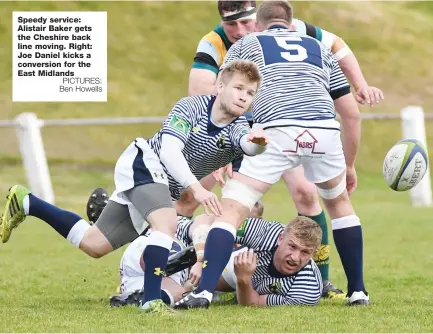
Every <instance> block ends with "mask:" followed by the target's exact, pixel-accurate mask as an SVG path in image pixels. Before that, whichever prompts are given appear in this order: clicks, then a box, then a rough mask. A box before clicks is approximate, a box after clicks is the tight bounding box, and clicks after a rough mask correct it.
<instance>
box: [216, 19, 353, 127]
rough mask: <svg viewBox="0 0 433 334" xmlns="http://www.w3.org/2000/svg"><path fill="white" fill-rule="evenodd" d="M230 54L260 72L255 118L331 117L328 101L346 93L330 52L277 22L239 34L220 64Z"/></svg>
mask: <svg viewBox="0 0 433 334" xmlns="http://www.w3.org/2000/svg"><path fill="white" fill-rule="evenodd" d="M236 59H246V60H250V61H253V62H254V63H256V64H257V65H258V66H259V68H260V72H261V74H262V77H263V79H262V85H261V87H260V89H259V91H258V93H257V94H256V96H255V98H254V100H253V103H252V105H251V109H252V112H253V117H254V122H255V123H260V124H266V123H268V122H274V123H275V121H277V122H280V123H283V124H285V123H287V121H284V120H293V119H295V120H323V119H332V118H335V108H334V103H333V100H334V99H337V98H339V97H341V96H343V95H346V94H349V93H350V86H349V84H348V82H347V80H346V77H345V76H344V74H343V72H342V71H341V68H340V66H339V65H338V62H337V60H336V59H335V57H334V56H333V55H332V53H331V51H329V50H328V49H327V48H326V47H325V46H324V45H323V44H322V43H320V42H319V41H317V40H316V39H314V38H312V37H309V36H306V35H303V34H301V33H299V32H296V31H290V30H288V29H286V28H284V27H281V26H273V27H271V28H270V29H268V30H265V31H263V32H258V33H252V34H249V35H247V36H246V37H244V38H242V39H240V40H239V41H238V42H237V43H235V44H234V45H233V46H232V47H231V48H230V50H229V51H228V53H227V56H226V58H225V60H224V63H223V65H222V68H224V66H226V65H227V64H228V63H230V62H231V61H233V60H236Z"/></svg>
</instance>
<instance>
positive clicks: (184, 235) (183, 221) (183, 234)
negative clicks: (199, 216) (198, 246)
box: [176, 216, 194, 247]
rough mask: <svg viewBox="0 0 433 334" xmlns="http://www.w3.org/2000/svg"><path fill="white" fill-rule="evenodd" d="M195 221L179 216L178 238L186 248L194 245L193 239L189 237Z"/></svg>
mask: <svg viewBox="0 0 433 334" xmlns="http://www.w3.org/2000/svg"><path fill="white" fill-rule="evenodd" d="M193 223H194V221H193V220H192V219H190V218H188V217H183V216H177V230H176V238H178V239H179V240H180V241H182V242H183V244H184V245H185V246H187V247H188V246H190V245H192V239H191V238H190V237H189V229H190V227H191V225H192V224H193Z"/></svg>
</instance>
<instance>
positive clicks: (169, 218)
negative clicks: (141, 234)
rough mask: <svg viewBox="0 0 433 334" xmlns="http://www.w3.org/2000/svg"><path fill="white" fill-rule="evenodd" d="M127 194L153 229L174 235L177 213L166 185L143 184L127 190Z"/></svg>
mask: <svg viewBox="0 0 433 334" xmlns="http://www.w3.org/2000/svg"><path fill="white" fill-rule="evenodd" d="M125 195H126V196H127V198H128V199H129V201H130V202H131V203H132V205H133V206H134V208H135V209H136V210H137V211H138V212H139V213H140V215H141V216H142V217H143V218H144V219H145V220H146V221H148V222H149V224H150V226H151V227H152V229H153V230H155V231H161V232H164V233H167V234H169V235H174V233H175V232H176V227H177V215H176V211H175V209H174V205H173V202H172V200H171V195H170V191H169V188H168V187H167V186H166V185H164V184H161V183H148V184H142V185H139V186H136V187H134V188H132V189H130V190H127V191H125Z"/></svg>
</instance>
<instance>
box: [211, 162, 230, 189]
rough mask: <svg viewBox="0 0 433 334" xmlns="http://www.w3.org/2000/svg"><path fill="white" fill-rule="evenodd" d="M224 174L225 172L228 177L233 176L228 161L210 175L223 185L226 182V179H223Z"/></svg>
mask: <svg viewBox="0 0 433 334" xmlns="http://www.w3.org/2000/svg"><path fill="white" fill-rule="evenodd" d="M225 174H227V175H228V177H229V178H232V177H233V166H232V164H231V163H229V164H228V165H227V166H225V167H221V168H220V169H218V170H216V171H214V172H212V176H213V177H214V179H215V180H216V181H217V182H218V183H219V185H220V186H221V187H224V186H225V184H226V181H225V180H224V175H225Z"/></svg>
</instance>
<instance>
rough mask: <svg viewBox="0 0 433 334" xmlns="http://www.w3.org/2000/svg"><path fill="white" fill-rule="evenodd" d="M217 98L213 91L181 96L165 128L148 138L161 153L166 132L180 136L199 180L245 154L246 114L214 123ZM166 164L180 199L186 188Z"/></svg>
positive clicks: (192, 169)
mask: <svg viewBox="0 0 433 334" xmlns="http://www.w3.org/2000/svg"><path fill="white" fill-rule="evenodd" d="M214 101H215V96H213V95H203V96H188V97H185V98H182V99H181V100H180V101H178V102H177V103H176V104H175V105H174V107H173V109H172V110H171V112H170V113H169V114H168V116H167V118H166V120H165V121H164V124H163V126H162V129H161V130H160V131H158V132H157V133H156V134H155V135H154V136H153V137H152V138H150V139H148V144H149V145H150V147H151V148H152V149H153V150H154V152H155V153H156V154H157V155H158V157H159V153H160V150H161V140H162V135H163V134H169V135H172V136H175V137H177V138H179V139H180V140H181V141H182V142H183V143H184V144H185V147H184V149H183V151H182V153H183V155H184V157H185V159H186V161H187V163H188V166H189V168H190V170H191V172H192V173H193V174H194V176H195V177H196V178H197V179H198V180H200V179H202V178H203V177H205V176H206V175H209V174H210V173H211V172H213V171H215V170H217V169H219V168H221V167H224V166H226V165H227V164H228V163H230V162H231V161H233V160H234V159H236V158H238V157H241V156H242V155H243V154H244V152H243V151H242V149H241V146H240V142H241V138H242V136H243V135H245V134H246V133H248V132H249V129H250V128H249V125H248V122H247V120H246V118H245V117H244V116H241V117H239V118H237V119H235V120H234V121H233V122H232V123H230V124H228V125H224V126H218V125H215V124H214V122H213V121H212V120H211V110H212V106H213V103H214ZM163 168H164V171H165V173H166V174H167V176H168V181H169V187H170V192H171V195H172V198H173V199H179V197H180V194H181V192H182V191H184V190H185V189H183V187H182V186H181V185H180V184H179V183H178V182H177V181H176V180H175V179H174V178H173V177H172V176H171V175H170V174H169V173H168V171H167V169H166V167H165V166H164V165H163Z"/></svg>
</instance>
